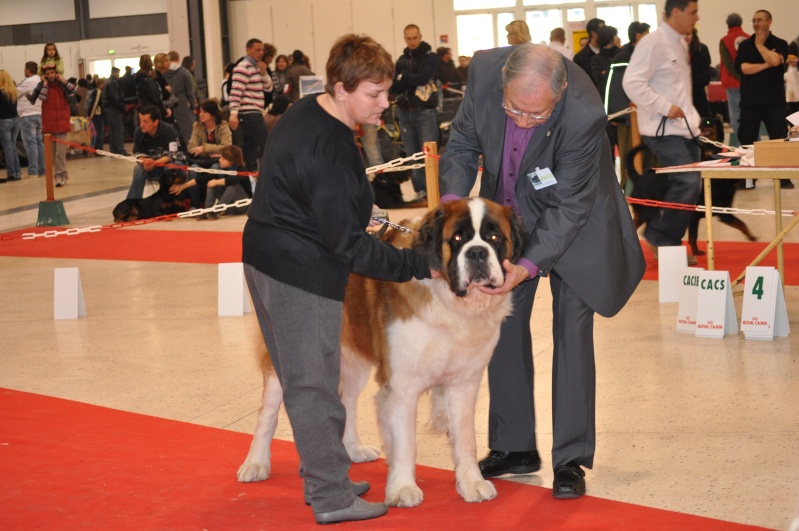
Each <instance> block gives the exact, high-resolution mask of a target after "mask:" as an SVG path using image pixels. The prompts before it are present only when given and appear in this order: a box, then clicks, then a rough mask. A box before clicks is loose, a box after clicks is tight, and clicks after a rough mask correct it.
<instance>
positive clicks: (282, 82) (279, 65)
mask: <svg viewBox="0 0 799 531" xmlns="http://www.w3.org/2000/svg"><path fill="white" fill-rule="evenodd" d="M288 67H289V58H288V57H286V56H285V55H278V56H277V58H276V59H275V71H274V72H272V98H273V99H272V101H273V102H274V98H275V97H277V96H280V95H285V94H289V93H290V92H291V86H290V85H289V77H288V74H287V73H286V69H287V68H288Z"/></svg>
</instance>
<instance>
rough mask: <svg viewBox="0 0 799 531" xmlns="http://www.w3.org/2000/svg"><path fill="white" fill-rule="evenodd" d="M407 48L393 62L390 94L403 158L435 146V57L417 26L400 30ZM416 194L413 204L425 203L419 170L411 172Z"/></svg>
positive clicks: (423, 177)
mask: <svg viewBox="0 0 799 531" xmlns="http://www.w3.org/2000/svg"><path fill="white" fill-rule="evenodd" d="M403 38H404V39H405V44H407V46H406V47H405V49H404V50H403V51H402V55H400V56H399V58H398V59H397V64H396V66H395V73H394V83H393V84H392V85H391V89H390V92H391V94H394V96H395V97H396V102H397V108H396V116H397V121H398V122H399V126H400V131H401V135H402V145H403V147H404V148H405V154H406V156H410V155H413V154H414V153H418V152H420V151H422V147H423V146H424V143H425V142H438V123H437V122H436V106H437V105H438V98H439V95H438V92H437V89H436V87H435V83H434V82H435V78H436V70H437V69H438V55H437V54H436V53H435V52H433V49H432V48H431V47H430V45H429V44H427V43H426V42H425V41H423V40H422V34H421V32H420V31H419V26H417V25H416V24H408V25H407V26H405V29H404V30H403ZM411 181H413V189H414V191H415V192H416V197H415V198H414V201H424V200H426V199H427V180H426V177H425V172H424V170H423V169H417V170H411Z"/></svg>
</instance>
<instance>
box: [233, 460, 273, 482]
mask: <svg viewBox="0 0 799 531" xmlns="http://www.w3.org/2000/svg"><path fill="white" fill-rule="evenodd" d="M236 477H237V478H238V480H239V483H251V482H253V481H263V480H265V479H266V478H268V477H269V463H252V462H249V461H245V462H244V463H243V464H242V465H241V466H240V467H239V471H238V472H237V473H236Z"/></svg>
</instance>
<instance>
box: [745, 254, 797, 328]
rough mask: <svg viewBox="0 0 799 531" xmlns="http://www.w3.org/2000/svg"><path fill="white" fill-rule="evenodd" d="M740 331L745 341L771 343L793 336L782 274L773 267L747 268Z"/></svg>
mask: <svg viewBox="0 0 799 531" xmlns="http://www.w3.org/2000/svg"><path fill="white" fill-rule="evenodd" d="M741 330H742V331H743V333H744V336H745V337H746V339H765V340H772V339H774V336H787V335H788V334H789V333H790V331H791V330H790V326H789V325H788V309H787V307H786V306H785V295H784V293H783V291H782V282H781V280H780V272H779V271H777V270H776V269H774V268H773V267H747V268H746V281H745V283H744V303H743V310H741Z"/></svg>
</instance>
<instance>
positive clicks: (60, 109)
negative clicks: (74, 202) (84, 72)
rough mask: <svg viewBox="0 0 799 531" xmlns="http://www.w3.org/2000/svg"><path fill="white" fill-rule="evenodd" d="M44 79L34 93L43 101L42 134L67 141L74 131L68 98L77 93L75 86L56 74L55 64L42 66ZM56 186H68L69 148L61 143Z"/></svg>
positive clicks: (57, 162) (57, 144)
mask: <svg viewBox="0 0 799 531" xmlns="http://www.w3.org/2000/svg"><path fill="white" fill-rule="evenodd" d="M42 74H43V79H42V82H41V83H40V84H39V87H37V89H36V90H35V91H34V94H37V95H38V98H39V99H40V100H42V133H45V134H47V133H50V134H51V135H53V136H54V137H55V138H56V139H58V140H66V139H67V133H69V132H70V131H71V130H72V123H71V122H70V120H69V102H68V101H67V98H68V97H69V96H70V95H71V94H73V93H74V92H75V85H73V84H72V83H70V82H68V81H67V80H65V79H64V78H63V77H61V74H59V73H58V72H56V68H55V63H48V64H45V65H43V66H42ZM54 162H55V171H54V174H53V175H54V177H55V185H56V186H64V185H65V184H67V180H68V179H69V175H68V174H67V146H66V145H65V144H62V143H60V142H56V144H55V161H54Z"/></svg>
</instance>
